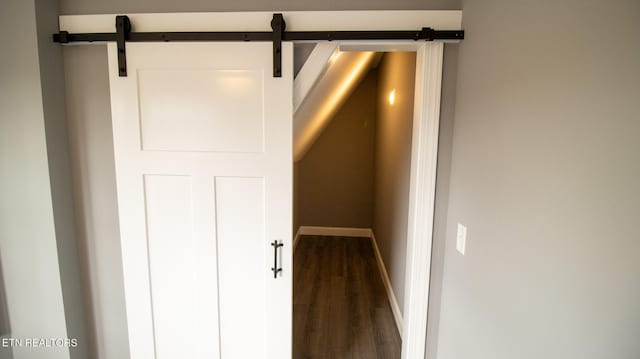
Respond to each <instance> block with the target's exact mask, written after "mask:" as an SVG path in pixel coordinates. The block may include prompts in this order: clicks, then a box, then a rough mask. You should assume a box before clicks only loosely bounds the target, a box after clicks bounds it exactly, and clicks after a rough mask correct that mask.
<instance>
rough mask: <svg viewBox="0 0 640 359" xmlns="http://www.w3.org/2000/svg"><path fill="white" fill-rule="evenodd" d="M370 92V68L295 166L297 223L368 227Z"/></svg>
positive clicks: (373, 87) (373, 77)
mask: <svg viewBox="0 0 640 359" xmlns="http://www.w3.org/2000/svg"><path fill="white" fill-rule="evenodd" d="M376 96H377V73H376V71H375V70H373V71H371V72H369V74H368V75H366V77H365V78H364V79H363V80H362V82H361V83H360V84H359V85H358V87H356V89H355V90H354V91H353V93H352V94H351V96H349V99H347V100H346V102H345V103H344V105H342V107H341V108H340V110H339V111H338V112H337V113H336V115H335V116H334V118H333V119H331V122H330V123H329V125H328V126H327V128H326V129H325V130H324V131H323V132H322V134H321V135H320V136H319V137H318V139H317V140H316V141H315V142H314V144H313V146H312V147H311V148H310V149H309V151H308V152H307V153H306V155H305V156H304V157H303V158H302V159H301V160H300V161H298V163H297V164H296V167H297V169H298V171H297V172H298V175H297V176H296V177H297V178H296V179H297V182H296V184H295V185H296V190H295V191H294V192H295V194H296V195H297V198H296V199H295V200H294V201H295V203H296V204H297V205H298V206H297V210H296V212H297V213H298V216H297V221H298V223H299V225H301V226H327V227H356V228H371V227H372V222H371V217H372V211H373V208H372V207H373V196H372V195H373V174H374V171H373V164H374V159H373V156H374V134H375V124H376V112H377V111H376V105H375V104H376Z"/></svg>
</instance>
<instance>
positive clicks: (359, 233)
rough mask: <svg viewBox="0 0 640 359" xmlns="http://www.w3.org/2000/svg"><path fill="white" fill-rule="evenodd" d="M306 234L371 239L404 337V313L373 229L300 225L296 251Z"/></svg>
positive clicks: (294, 244) (381, 275)
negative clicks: (401, 310)
mask: <svg viewBox="0 0 640 359" xmlns="http://www.w3.org/2000/svg"><path fill="white" fill-rule="evenodd" d="M304 235H307V236H340V237H366V238H369V239H371V245H372V246H373V253H374V255H375V256H376V262H377V263H378V269H379V270H380V278H382V283H383V284H384V289H385V291H386V292H387V297H388V298H389V305H390V306H391V312H392V313H393V318H394V319H395V322H396V327H398V333H400V338H402V328H403V327H402V323H403V319H402V313H401V312H400V306H399V305H398V300H397V299H396V295H395V293H394V292H393V287H392V286H391V279H389V273H387V267H386V266H385V265H384V261H383V260H382V254H380V249H379V248H378V242H377V241H376V237H375V235H374V234H373V230H372V229H371V228H348V227H318V226H300V227H299V228H298V231H297V232H296V236H295V238H294V239H293V250H294V251H295V250H296V247H297V246H298V242H299V241H300V237H302V236H304Z"/></svg>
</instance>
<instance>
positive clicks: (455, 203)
mask: <svg viewBox="0 0 640 359" xmlns="http://www.w3.org/2000/svg"><path fill="white" fill-rule="evenodd" d="M463 8H464V15H463V22H464V28H465V30H466V31H467V36H466V39H465V40H464V41H463V42H462V44H461V45H460V53H459V63H458V85H457V98H456V109H455V125H454V137H453V138H454V141H453V158H452V168H451V183H450V190H449V192H450V200H449V210H448V234H447V247H446V258H445V270H444V279H443V296H442V311H441V316H440V340H439V347H438V353H439V356H438V358H439V359H467V358H475V359H482V358H491V359H512V358H520V359H529V358H531V359H534V358H535V359H539V358H549V359H556V358H557V359H561V358H581V359H602V358H612V359H613V358H615V359H632V358H639V357H640V341H638V333H640V261H638V258H639V257H638V253H640V234H639V232H638V228H637V222H638V214H639V213H640V206H639V203H640V185H639V184H640V181H639V180H638V179H639V178H640V101H638V99H639V98H640V41H639V40H638V36H639V35H640V30H639V29H640V28H639V27H638V24H640V2H638V1H637V0H618V1H583V0H567V1H562V2H558V1H535V2H533V1H529V2H521V1H508V0H486V1H481V2H479V1H465V2H464V7H463ZM458 222H461V223H463V224H465V225H467V226H468V242H467V255H466V256H464V257H463V256H461V255H459V254H457V252H456V251H455V226H456V223H458Z"/></svg>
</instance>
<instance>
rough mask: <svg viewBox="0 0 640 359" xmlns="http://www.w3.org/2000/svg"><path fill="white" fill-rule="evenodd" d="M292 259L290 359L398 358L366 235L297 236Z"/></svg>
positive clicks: (395, 338)
mask: <svg viewBox="0 0 640 359" xmlns="http://www.w3.org/2000/svg"><path fill="white" fill-rule="evenodd" d="M293 260H294V270H293V359H316V358H318V359H376V358H378V359H383V358H384V359H398V358H400V345H401V341H400V335H399V334H398V330H397V328H396V325H395V321H394V318H393V313H392V312H391V307H390V306H389V301H388V299H387V294H386V292H385V289H384V286H383V283H382V280H381V279H380V272H379V270H378V267H377V263H376V258H375V256H374V252H373V247H372V245H371V241H370V239H369V238H351V237H325V236H303V237H302V238H301V239H300V242H299V243H298V247H297V249H296V252H295V254H294V257H293Z"/></svg>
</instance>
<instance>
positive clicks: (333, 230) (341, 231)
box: [298, 226, 371, 238]
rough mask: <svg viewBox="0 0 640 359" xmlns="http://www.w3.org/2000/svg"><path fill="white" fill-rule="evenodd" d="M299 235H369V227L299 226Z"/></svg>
mask: <svg viewBox="0 0 640 359" xmlns="http://www.w3.org/2000/svg"><path fill="white" fill-rule="evenodd" d="M298 232H300V235H301V236H339V237H367V238H368V237H370V236H371V229H370V228H351V227H319V226H300V229H299V231H298Z"/></svg>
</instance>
